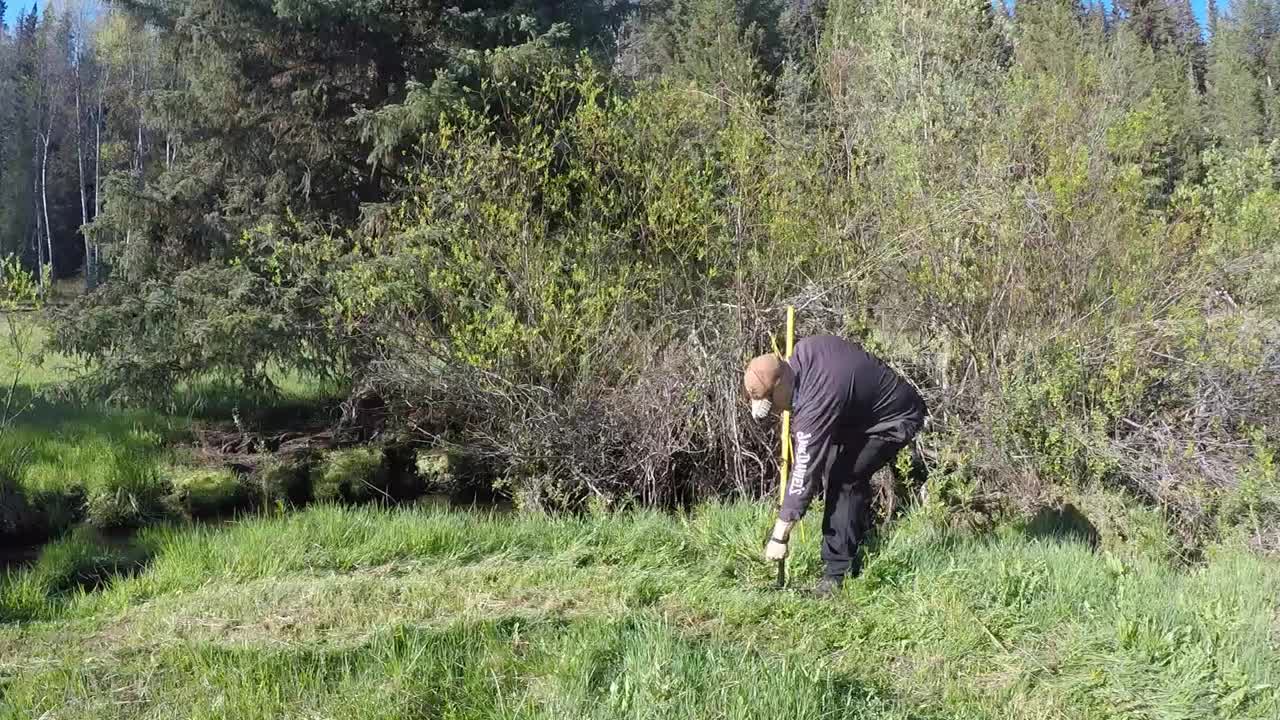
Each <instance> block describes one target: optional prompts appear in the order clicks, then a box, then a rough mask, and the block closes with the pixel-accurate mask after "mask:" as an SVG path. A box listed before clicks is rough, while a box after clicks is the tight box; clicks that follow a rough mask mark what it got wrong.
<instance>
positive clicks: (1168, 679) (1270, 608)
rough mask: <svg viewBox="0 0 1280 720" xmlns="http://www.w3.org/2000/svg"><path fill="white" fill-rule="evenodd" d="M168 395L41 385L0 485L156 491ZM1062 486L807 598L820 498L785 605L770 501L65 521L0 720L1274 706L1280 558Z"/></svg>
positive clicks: (43, 571) (1253, 712)
mask: <svg viewBox="0 0 1280 720" xmlns="http://www.w3.org/2000/svg"><path fill="white" fill-rule="evenodd" d="M56 363H64V364H61V365H59V364H56ZM71 367H72V366H71V365H68V364H65V360H63V359H58V358H46V360H45V364H43V365H42V366H41V367H40V368H34V369H32V370H31V371H30V374H28V375H27V376H26V377H25V378H24V380H23V383H24V387H26V388H28V389H29V390H30V391H32V392H37V393H38V392H39V391H43V390H48V389H50V388H52V387H53V386H54V384H55V383H56V382H57V381H59V380H60V379H63V378H65V377H66V376H67V374H68V372H69V370H70V369H71ZM291 392H293V393H294V394H295V395H296V396H297V397H299V398H303V397H305V396H306V394H307V393H308V392H314V391H309V390H308V388H307V387H306V386H305V383H302V382H301V381H295V382H294V389H293V390H292V391H291ZM175 396H176V397H179V398H181V399H182V400H181V403H176V404H175V405H177V406H180V407H184V408H186V410H185V411H178V412H174V411H173V410H172V409H170V410H168V411H165V412H161V411H145V410H123V409H119V408H113V407H110V406H107V405H99V404H91V405H80V404H76V403H74V402H71V401H69V400H57V399H52V398H50V397H42V398H40V399H38V400H37V402H36V403H35V405H34V406H33V407H32V409H31V410H30V411H29V412H27V413H26V414H24V415H23V416H22V418H21V419H20V420H19V422H18V423H17V424H16V425H15V426H14V427H12V428H10V429H9V430H7V431H5V432H4V434H3V435H0V457H6V456H7V457H19V458H20V459H21V462H20V463H14V464H13V466H12V467H11V468H10V469H9V470H8V472H9V473H10V478H9V479H8V480H7V481H6V482H8V483H10V485H12V486H15V487H16V488H17V489H18V490H20V491H21V492H24V493H26V494H27V495H28V496H32V495H34V494H39V493H40V492H45V491H47V492H49V493H54V494H59V493H61V494H60V495H58V496H59V497H66V498H72V500H73V501H74V502H84V501H85V498H84V495H85V494H87V495H89V496H92V494H93V492H95V490H97V491H104V492H115V491H116V490H118V489H119V488H128V487H132V486H133V485H135V484H138V483H142V484H145V483H153V482H159V481H160V479H159V478H160V474H161V472H162V470H163V468H165V467H167V466H168V465H169V464H170V463H172V462H173V461H174V451H173V449H172V443H173V441H174V439H175V438H176V437H180V436H181V435H182V433H183V432H185V430H186V428H187V427H188V425H189V424H190V422H191V419H192V418H193V417H197V416H198V415H199V414H200V413H214V414H216V413H217V412H220V409H222V408H224V407H225V406H226V405H227V404H228V403H231V402H234V400H235V398H231V397H226V396H220V395H218V394H217V393H216V392H204V393H200V392H190V393H188V394H183V393H182V392H179V393H176V394H175ZM0 471H3V469H2V468H0ZM0 474H2V472H0ZM69 489H70V490H77V491H81V492H82V494H81V495H76V494H75V493H71V494H68V490H69ZM1073 499H1074V501H1075V503H1076V504H1077V505H1078V506H1079V508H1080V510H1081V513H1082V516H1083V517H1084V518H1087V521H1088V522H1087V523H1084V524H1082V522H1081V521H1080V520H1079V519H1075V520H1072V519H1070V518H1068V517H1062V518H1058V517H1055V516H1053V515H1049V516H1047V517H1041V518H1037V519H1032V520H1028V521H1025V522H1006V523H1004V524H1003V525H1001V526H1000V527H999V528H998V529H996V530H987V531H981V532H979V531H974V530H961V529H956V528H953V527H951V523H950V522H949V520H948V516H947V513H946V512H945V511H944V510H943V509H942V508H940V507H936V506H932V505H926V506H922V507H917V508H914V509H913V510H912V511H911V512H910V513H909V514H908V515H907V516H906V517H905V519H904V520H902V521H900V522H898V523H897V524H896V525H895V526H894V527H892V528H891V529H889V530H888V531H886V532H885V533H883V534H882V536H881V538H880V539H879V540H878V541H877V544H876V547H875V548H874V549H873V550H872V552H871V555H870V560H869V564H868V566H867V570H866V572H865V573H864V575H863V576H862V577H861V578H860V579H858V580H857V581H855V582H852V583H850V584H849V586H848V587H847V588H846V589H845V592H844V593H843V594H842V595H841V596H840V597H838V598H835V599H831V600H825V601H822V600H817V599H814V598H812V597H810V596H809V595H808V594H807V592H805V591H806V590H807V589H808V588H809V587H810V586H811V585H812V584H813V582H814V581H815V580H816V579H817V577H818V572H819V563H818V558H817V553H816V545H817V542H816V541H817V537H818V531H817V528H816V526H815V525H814V519H816V517H819V516H820V513H816V514H814V515H813V516H812V518H811V519H810V520H808V521H806V522H807V525H806V528H805V531H804V532H803V534H802V537H803V538H804V539H803V540H802V541H800V542H798V543H797V547H796V556H795V557H794V558H793V561H792V563H791V569H792V573H793V577H792V585H791V587H790V588H788V589H787V590H784V591H781V592H778V591H774V590H772V589H771V584H772V579H773V571H772V568H771V567H769V566H767V565H765V564H764V563H763V562H762V561H760V559H759V552H760V548H761V544H762V542H761V541H762V540H763V539H764V535H765V533H766V532H767V529H768V527H769V522H770V516H769V508H767V507H765V506H764V505H763V504H760V505H711V506H705V507H702V508H700V509H699V510H697V511H696V512H695V513H692V514H690V515H686V516H672V515H662V514H657V513H638V514H631V515H623V516H587V517H580V518H557V517H547V516H540V515H533V514H515V513H505V514H498V513H485V512H463V511H451V510H447V509H441V508H432V507H425V506H424V507H400V508H395V509H388V508H375V507H368V506H366V507H362V508H342V507H336V506H329V505H320V506H312V507H310V508H308V509H306V510H302V511H298V512H293V513H282V514H277V515H273V516H257V517H243V518H241V519H239V520H236V521H234V522H222V523H218V524H204V525H201V524H193V523H177V522H172V521H170V522H164V523H162V524H159V525H154V526H151V527H145V528H143V529H142V530H140V531H138V532H136V533H130V534H114V535H108V534H102V533H100V532H99V531H95V530H93V529H91V528H90V527H88V526H84V525H81V526H77V527H74V528H72V529H70V530H68V531H66V532H62V533H61V534H60V535H59V537H58V538H57V539H56V540H54V541H53V542H51V543H48V544H46V545H44V546H43V547H39V548H32V549H30V551H29V557H24V558H23V560H24V562H21V563H16V564H13V563H12V560H13V559H14V558H9V560H10V561H11V566H10V567H9V569H7V570H4V571H3V572H0V719H4V720H7V719H8V718H14V719H17V718H24V719H25V718H50V719H53V718H139V719H140V718H170V717H181V718H264V719H265V718H298V719H299V720H301V719H303V718H306V719H313V718H335V719H337V718H344V719H345V718H356V719H363V718H387V719H391V718H567V717H587V718H690V717H696V718H770V719H776V718H784V717H804V718H877V719H881V718H884V719H889V720H892V719H895V718H900V719H903V720H906V719H908V718H912V719H928V718H949V719H950V718H974V719H977V718H1027V719H1028V720H1030V719H1032V718H1036V719H1039V718H1070V719H1071V720H1075V719H1077V718H1099V719H1101V718H1134V719H1138V718H1141V719H1152V720H1154V719H1169V720H1174V719H1181V718H1267V719H1269V720H1270V719H1274V718H1277V717H1280V600H1278V598H1280V563H1277V562H1276V561H1275V560H1272V559H1266V558H1262V557H1259V556H1257V555H1255V554H1252V553H1250V552H1249V551H1248V550H1246V549H1244V548H1243V547H1242V546H1240V547H1238V546H1236V545H1233V544H1230V543H1228V544H1224V545H1221V546H1218V547H1212V548H1209V549H1208V551H1207V552H1206V553H1205V555H1204V557H1202V558H1195V559H1194V561H1193V560H1189V559H1187V558H1184V557H1181V556H1180V552H1179V545H1178V544H1177V543H1176V542H1174V540H1173V539H1172V537H1171V534H1170V533H1169V531H1168V529H1167V528H1166V527H1165V524H1164V522H1163V520H1162V518H1161V516H1160V515H1159V514H1158V513H1156V512H1154V511H1151V510H1149V509H1145V508H1142V507H1140V506H1138V505H1136V504H1134V503H1132V502H1129V501H1127V500H1125V499H1124V498H1123V497H1121V496H1119V495H1115V494H1112V493H1107V492H1102V491H1098V490H1093V491H1081V492H1080V493H1079V494H1078V497H1075V498H1073ZM3 509H4V508H3V503H0V511H2V510H3ZM0 519H3V518H2V517H0Z"/></svg>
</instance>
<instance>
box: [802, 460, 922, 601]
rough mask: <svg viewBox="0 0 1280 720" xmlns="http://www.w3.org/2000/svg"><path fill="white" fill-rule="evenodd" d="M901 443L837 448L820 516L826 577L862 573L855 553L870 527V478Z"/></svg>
mask: <svg viewBox="0 0 1280 720" xmlns="http://www.w3.org/2000/svg"><path fill="white" fill-rule="evenodd" d="M902 447H903V445H902V444H901V443H895V442H886V441H884V440H880V439H878V438H872V437H865V436H864V437H862V438H860V439H858V440H856V441H854V442H852V443H850V444H849V445H847V446H845V447H843V448H841V456H840V458H839V460H838V461H837V463H836V466H835V467H833V468H832V472H831V475H830V476H829V478H828V487H827V502H826V507H825V508H824V511H823V515H822V561H823V563H824V564H825V565H826V569H825V574H826V575H827V577H834V578H844V577H845V576H850V575H854V576H856V575H857V574H858V573H859V572H861V571H862V559H861V557H860V556H859V554H858V550H859V549H860V547H861V546H862V541H863V539H864V538H865V537H866V534H867V530H868V529H869V528H870V526H871V517H870V509H871V476H872V475H874V474H875V472H876V471H877V470H879V469H880V468H882V467H884V466H885V465H886V464H888V463H889V462H890V461H891V460H893V458H894V456H896V455H897V454H898V451H899V450H901V449H902Z"/></svg>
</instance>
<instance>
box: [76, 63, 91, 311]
mask: <svg viewBox="0 0 1280 720" xmlns="http://www.w3.org/2000/svg"><path fill="white" fill-rule="evenodd" d="M82 58H83V55H82V54H81V53H80V50H79V49H78V48H77V49H76V57H75V68H76V166H77V167H78V169H79V171H80V237H81V238H82V239H83V240H84V285H85V287H86V288H88V287H89V233H87V232H85V230H84V228H85V226H86V225H88V224H89V198H88V196H87V194H86V193H85V189H84V181H85V177H84V111H83V110H82V109H81V105H80V95H81V94H82V91H83V88H82V87H81V75H80V63H81V60H82Z"/></svg>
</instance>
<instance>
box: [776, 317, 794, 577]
mask: <svg viewBox="0 0 1280 720" xmlns="http://www.w3.org/2000/svg"><path fill="white" fill-rule="evenodd" d="M795 345H796V309H795V307H793V306H790V305H788V306H787V354H786V355H784V356H783V357H784V358H785V359H787V360H790V359H791V353H792V351H794V350H795ZM781 444H782V458H781V459H782V462H781V464H780V466H779V470H780V472H779V480H780V482H779V483H778V507H782V504H783V503H784V502H786V499H787V477H788V476H789V475H790V474H791V411H790V410H783V411H782V443H781ZM786 583H787V561H786V560H779V561H778V587H783V586H784V585H786Z"/></svg>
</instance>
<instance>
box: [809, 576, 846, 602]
mask: <svg viewBox="0 0 1280 720" xmlns="http://www.w3.org/2000/svg"><path fill="white" fill-rule="evenodd" d="M843 585H844V577H843V576H841V575H824V576H823V577H822V579H821V580H819V581H818V586H817V587H815V588H814V589H813V594H814V595H817V596H818V597H820V598H828V597H831V596H832V595H835V594H836V593H838V592H840V588H841V587H842V586H843Z"/></svg>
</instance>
